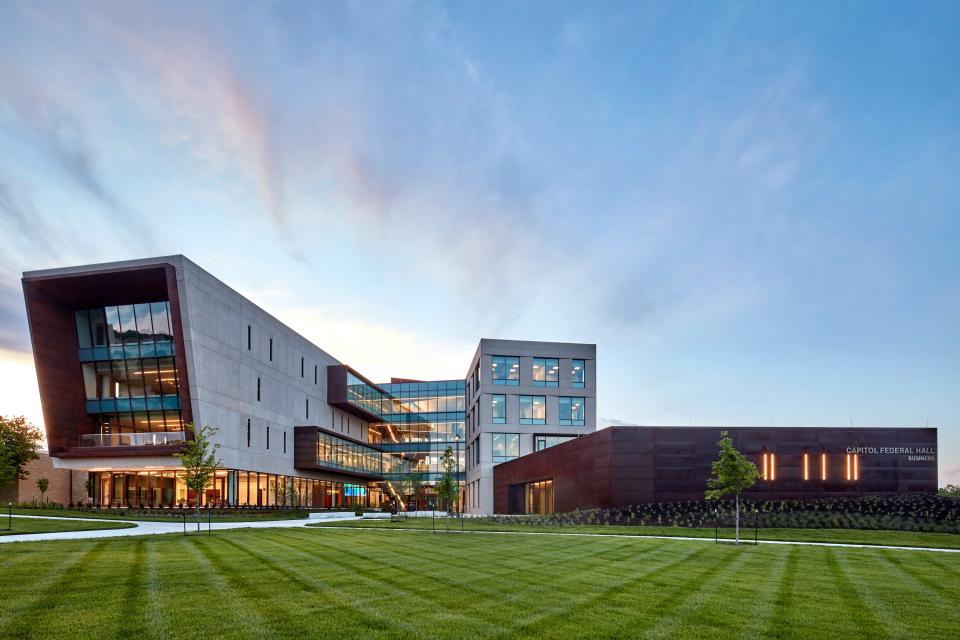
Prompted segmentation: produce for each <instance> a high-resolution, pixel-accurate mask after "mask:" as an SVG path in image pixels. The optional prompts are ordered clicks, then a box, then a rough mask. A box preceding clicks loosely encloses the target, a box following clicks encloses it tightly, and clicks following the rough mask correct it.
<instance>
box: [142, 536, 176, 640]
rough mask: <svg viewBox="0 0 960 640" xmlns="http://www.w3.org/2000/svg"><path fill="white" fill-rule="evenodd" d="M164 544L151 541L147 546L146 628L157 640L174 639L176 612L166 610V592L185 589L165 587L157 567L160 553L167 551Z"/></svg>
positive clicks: (171, 586) (151, 636)
mask: <svg viewBox="0 0 960 640" xmlns="http://www.w3.org/2000/svg"><path fill="white" fill-rule="evenodd" d="M165 548H166V547H165V546H164V544H163V543H161V542H159V541H157V540H150V541H149V543H148V544H147V546H146V555H147V557H146V561H145V565H146V566H145V576H144V578H145V587H146V594H145V598H146V611H145V612H144V622H145V625H144V626H145V628H146V629H147V631H148V636H149V637H150V638H154V639H156V640H167V639H168V638H171V637H173V630H172V629H171V626H170V621H171V620H173V619H175V618H174V617H173V614H174V611H171V610H168V609H166V608H165V606H164V605H165V604H166V598H165V594H164V592H165V591H166V590H167V589H171V590H172V589H176V588H181V589H182V588H183V585H172V584H171V585H165V584H164V581H163V578H162V572H161V570H160V568H159V567H158V566H157V564H158V558H159V555H160V551H159V550H162V549H165ZM158 549H159V550H158Z"/></svg>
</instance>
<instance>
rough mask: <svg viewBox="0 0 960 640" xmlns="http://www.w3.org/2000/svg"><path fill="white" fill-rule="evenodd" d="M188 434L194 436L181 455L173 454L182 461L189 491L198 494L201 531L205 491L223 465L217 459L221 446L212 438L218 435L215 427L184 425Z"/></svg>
mask: <svg viewBox="0 0 960 640" xmlns="http://www.w3.org/2000/svg"><path fill="white" fill-rule="evenodd" d="M183 427H184V430H185V431H186V432H187V434H188V435H189V434H192V435H193V438H188V439H187V441H186V442H185V443H184V445H183V448H182V449H181V450H180V452H179V453H175V454H173V455H174V456H176V457H177V458H179V459H180V464H182V465H183V468H184V474H183V475H184V482H185V483H186V485H187V489H189V490H190V491H193V492H195V493H196V494H197V531H199V530H200V503H201V501H202V497H203V490H204V489H206V488H207V485H209V484H210V481H211V480H212V479H213V476H214V473H216V471H217V468H218V467H220V466H222V465H223V463H222V462H221V461H220V459H219V458H217V449H219V448H220V445H219V444H214V443H213V442H212V441H211V438H212V437H213V436H214V435H215V434H216V433H217V429H216V428H215V427H200V428H199V429H196V428H194V426H193V423H192V422H191V423H187V424H185V425H183Z"/></svg>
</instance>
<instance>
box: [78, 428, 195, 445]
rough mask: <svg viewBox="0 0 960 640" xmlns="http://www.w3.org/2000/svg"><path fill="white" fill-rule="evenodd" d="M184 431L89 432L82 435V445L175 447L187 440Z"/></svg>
mask: <svg viewBox="0 0 960 640" xmlns="http://www.w3.org/2000/svg"><path fill="white" fill-rule="evenodd" d="M186 439H187V434H186V432H184V431H161V432H158V433H88V434H85V435H82V436H80V446H81V447H97V448H115V447H171V446H173V447H175V446H177V445H179V444H180V443H181V442H185V441H186Z"/></svg>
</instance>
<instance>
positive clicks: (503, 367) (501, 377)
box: [490, 356, 520, 387]
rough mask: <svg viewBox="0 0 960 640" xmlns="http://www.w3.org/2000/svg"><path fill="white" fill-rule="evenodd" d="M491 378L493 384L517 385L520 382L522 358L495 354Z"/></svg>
mask: <svg viewBox="0 0 960 640" xmlns="http://www.w3.org/2000/svg"><path fill="white" fill-rule="evenodd" d="M490 379H491V380H493V384H504V385H509V386H512V387H515V386H517V385H519V384H520V358H516V357H513V356H493V366H492V370H491V376H490Z"/></svg>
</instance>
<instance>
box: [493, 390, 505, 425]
mask: <svg viewBox="0 0 960 640" xmlns="http://www.w3.org/2000/svg"><path fill="white" fill-rule="evenodd" d="M492 398H493V423H494V424H503V423H505V422H506V421H507V396H504V395H495V396H492Z"/></svg>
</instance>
